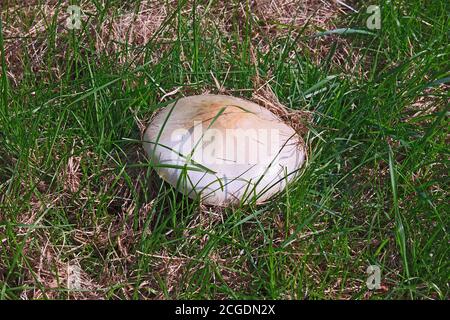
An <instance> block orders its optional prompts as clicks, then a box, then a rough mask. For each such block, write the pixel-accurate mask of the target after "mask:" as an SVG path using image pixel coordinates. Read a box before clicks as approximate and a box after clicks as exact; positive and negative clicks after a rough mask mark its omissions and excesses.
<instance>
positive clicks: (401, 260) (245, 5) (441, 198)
mask: <svg viewBox="0 0 450 320" xmlns="http://www.w3.org/2000/svg"><path fill="white" fill-rule="evenodd" d="M369 2H370V1H364V2H361V1H360V2H355V1H347V0H344V1H319V0H297V1H289V0H271V1H269V0H267V1H264V0H259V1H256V0H255V1H253V0H252V1H250V0H249V1H234V0H233V1H216V0H210V1H199V0H198V1H187V0H180V1H172V0H159V1H119V0H94V1H81V2H74V3H71V4H74V5H77V6H78V8H80V9H81V11H80V13H81V15H80V16H79V17H78V15H77V12H76V11H72V12H68V11H67V10H68V3H67V2H66V1H40V0H35V1H31V0H30V1H6V3H4V2H3V1H2V4H1V24H0V51H1V62H0V63H1V70H2V73H1V80H0V87H1V89H0V90H1V91H0V299H448V298H449V289H450V288H449V280H450V265H449V261H450V259H449V258H450V254H449V248H450V237H449V230H448V228H449V226H450V225H449V222H450V220H449V212H450V208H449V198H448V182H449V178H448V156H449V152H448V143H449V139H448V137H449V135H448V134H449V133H448V111H449V110H448V102H449V93H448V89H449V82H450V75H449V69H450V68H449V61H450V57H449V56H450V48H449V44H448V41H449V30H450V28H449V27H450V24H449V14H450V2H449V1H445V0H434V1H425V0H399V1H385V0H380V1H372V2H373V3H372V2H370V3H369ZM369 5H376V6H378V8H379V13H380V15H379V17H380V19H381V20H380V22H381V23H380V25H378V26H376V24H375V25H374V24H373V23H372V22H374V21H375V20H373V19H376V18H377V11H371V10H367V9H368V7H369ZM372 9H373V8H372ZM368 11H369V12H368ZM374 26H375V27H374ZM201 93H215V94H217V93H220V94H228V95H234V96H238V97H244V98H246V99H249V100H252V101H255V102H257V103H260V104H262V105H264V106H266V107H268V108H269V109H271V110H274V111H277V112H278V114H279V115H280V117H282V118H283V119H284V120H285V121H286V122H287V123H289V124H290V125H292V126H293V127H294V128H295V129H296V130H298V132H300V133H301V135H302V137H303V139H304V140H305V142H306V145H307V148H308V162H307V164H306V165H305V166H304V167H303V168H302V172H301V175H300V176H299V177H298V178H297V179H296V180H295V181H294V182H293V183H291V184H290V185H289V186H288V188H286V190H285V191H284V192H283V193H281V194H279V195H277V196H276V197H275V198H273V199H272V200H271V201H270V202H269V203H267V204H264V205H260V206H256V205H243V206H240V207H234V208H217V207H210V206H205V205H204V204H202V203H201V202H200V201H198V200H191V199H189V198H187V197H184V196H183V195H181V194H180V193H178V192H177V191H176V190H175V189H174V188H173V187H171V186H170V185H168V184H166V183H163V182H162V181H161V179H160V178H159V177H158V176H157V175H156V174H155V173H154V170H153V169H152V167H151V165H150V164H149V162H148V160H147V158H146V155H145V153H144V151H143V148H142V143H141V139H142V133H143V131H144V130H145V128H146V124H147V123H148V121H149V120H150V118H151V116H152V114H153V112H154V111H155V110H157V109H158V108H161V107H163V106H165V105H166V104H167V103H168V102H169V101H171V100H173V99H176V98H179V97H182V96H188V95H193V94H201ZM371 265H372V266H374V265H375V266H379V268H380V279H381V283H380V285H379V286H377V288H375V290H370V289H368V287H367V285H366V280H367V279H368V274H367V273H366V270H367V268H368V267H369V266H371Z"/></svg>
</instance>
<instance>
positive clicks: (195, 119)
mask: <svg viewBox="0 0 450 320" xmlns="http://www.w3.org/2000/svg"><path fill="white" fill-rule="evenodd" d="M144 148H145V150H146V152H147V153H148V155H149V158H150V161H151V163H152V165H153V166H154V167H155V169H156V171H157V172H158V174H159V176H160V177H161V178H162V179H164V180H165V181H167V182H168V183H170V184H171V185H172V186H174V187H175V188H177V190H179V191H180V192H183V193H184V194H186V195H188V196H189V197H191V198H196V197H197V196H199V195H200V196H201V198H202V201H203V203H205V204H209V205H218V206H226V205H235V204H239V203H248V202H252V201H254V200H256V203H262V202H264V201H266V200H267V199H269V198H270V197H271V196H272V195H274V194H276V193H277V192H279V191H281V190H283V189H284V187H285V186H286V183H287V182H289V181H290V180H292V178H293V177H294V176H295V174H296V173H297V172H298V169H299V168H300V167H301V165H302V164H303V162H304V160H305V149H304V144H303V143H302V139H301V138H300V136H298V134H297V133H296V132H295V131H294V130H293V129H292V128H291V127H290V126H288V125H286V124H285V123H284V122H283V121H281V120H280V119H279V118H278V117H277V116H275V115H274V114H273V113H272V112H270V111H269V110H267V109H266V108H264V107H261V106H259V105H257V104H255V103H252V102H249V101H246V100H243V99H239V98H235V97H230V96H224V95H198V96H190V97H185V98H181V99H178V100H177V101H175V102H173V103H171V104H169V105H168V106H167V107H165V108H163V109H162V110H161V111H159V112H158V113H157V114H156V116H155V117H154V118H153V119H152V121H151V122H150V124H149V126H148V128H147V130H146V132H145V134H144Z"/></svg>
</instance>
